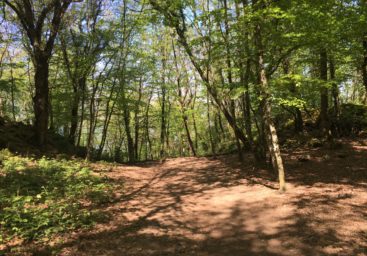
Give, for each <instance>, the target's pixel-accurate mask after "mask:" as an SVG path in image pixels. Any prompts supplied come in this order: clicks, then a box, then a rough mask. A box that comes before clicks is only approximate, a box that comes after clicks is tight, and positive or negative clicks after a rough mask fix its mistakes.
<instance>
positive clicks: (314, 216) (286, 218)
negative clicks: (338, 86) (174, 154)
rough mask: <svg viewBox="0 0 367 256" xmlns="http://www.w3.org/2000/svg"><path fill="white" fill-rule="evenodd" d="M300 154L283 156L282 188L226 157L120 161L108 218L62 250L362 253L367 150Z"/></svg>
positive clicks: (366, 250)
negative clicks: (304, 158) (118, 194)
mask: <svg viewBox="0 0 367 256" xmlns="http://www.w3.org/2000/svg"><path fill="white" fill-rule="evenodd" d="M299 154H304V152H292V154H288V155H286V156H285V157H286V160H287V161H286V162H287V170H288V181H289V182H290V184H289V190H288V192H286V193H284V194H280V193H278V191H277V190H276V185H277V184H276V182H275V176H274V175H273V174H271V173H268V172H266V171H264V170H261V169H256V170H255V169H254V168H253V167H251V166H253V165H252V163H251V161H250V160H248V162H247V163H244V164H241V165H240V164H236V160H235V158H233V157H221V158H219V159H217V160H213V159H207V158H180V159H172V160H168V161H166V162H165V163H164V164H158V163H153V164H146V165H142V166H135V167H127V166H119V167H117V168H115V169H113V170H112V171H111V172H108V176H110V177H112V178H113V179H116V180H119V179H123V180H124V181H125V190H126V191H127V192H126V194H125V195H123V196H122V198H121V200H120V201H119V202H118V203H116V204H113V205H111V206H110V207H109V208H108V209H107V210H106V211H108V212H110V213H111V214H112V215H113V220H112V221H111V222H110V223H108V224H104V225H98V226H97V227H96V228H95V229H94V230H93V231H91V232H87V233H84V234H74V235H73V236H72V237H71V239H70V241H71V242H67V243H65V244H63V245H62V246H61V247H60V248H59V249H60V250H61V253H60V255H64V256H66V255H78V256H83V255H88V256H91V255H116V256H117V255H119V256H120V255H121V256H122V255H124V256H131V255H136V256H140V255H142V256H152V255H157V256H158V255H162V256H163V255H172V256H175V255H198V256H199V255H200V256H201V255H202V256H204V255H210V256H211V255H213V256H217V255H218V256H219V255H221V256H222V255H223V256H224V255H229V256H236V255H241V256H245V255H297V256H301V255H310V256H317V255H367V147H365V146H361V145H354V147H353V148H349V149H348V150H345V149H344V150H342V151H333V152H325V151H321V150H314V151H311V153H310V154H311V157H312V158H311V160H310V161H308V162H299V161H297V157H298V155H299ZM325 154H327V156H325ZM241 166H248V167H241Z"/></svg>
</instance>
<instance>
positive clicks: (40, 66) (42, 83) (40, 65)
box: [33, 52, 49, 147]
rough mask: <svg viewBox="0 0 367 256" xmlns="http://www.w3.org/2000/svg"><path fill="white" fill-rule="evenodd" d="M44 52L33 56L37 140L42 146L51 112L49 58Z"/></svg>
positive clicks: (44, 143)
mask: <svg viewBox="0 0 367 256" xmlns="http://www.w3.org/2000/svg"><path fill="white" fill-rule="evenodd" d="M43 55H44V53H43V52H38V53H36V54H35V56H34V57H33V61H34V63H33V64H34V68H35V75H34V83H35V88H36V90H35V95H34V97H33V105H34V115H35V125H34V128H35V131H36V141H37V143H38V145H39V146H40V147H44V146H45V145H46V142H47V141H46V140H47V130H48V114H49V106H48V103H49V86H48V76H49V66H48V61H49V58H48V57H45V56H43Z"/></svg>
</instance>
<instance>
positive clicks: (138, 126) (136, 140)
mask: <svg viewBox="0 0 367 256" xmlns="http://www.w3.org/2000/svg"><path fill="white" fill-rule="evenodd" d="M142 89H143V80H142V77H141V78H140V81H139V90H138V101H137V102H136V105H135V116H134V123H135V130H134V132H135V134H134V135H135V138H134V141H135V157H136V159H137V160H139V155H140V154H138V153H139V130H140V124H139V122H140V121H139V111H140V108H139V105H140V102H141V97H142Z"/></svg>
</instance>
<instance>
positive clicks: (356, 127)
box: [338, 103, 367, 136]
mask: <svg viewBox="0 0 367 256" xmlns="http://www.w3.org/2000/svg"><path fill="white" fill-rule="evenodd" d="M338 127H339V128H340V131H341V135H344V136H348V135H357V134H358V133H359V132H361V131H362V130H363V129H366V128H367V106H364V105H358V104H351V103H349V104H343V105H342V106H341V113H340V118H339V122H338Z"/></svg>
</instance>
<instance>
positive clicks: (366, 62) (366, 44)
mask: <svg viewBox="0 0 367 256" xmlns="http://www.w3.org/2000/svg"><path fill="white" fill-rule="evenodd" d="M364 37H365V38H367V34H366V35H365V36H364ZM362 79H363V85H364V91H365V95H364V104H367V39H365V40H363V63H362Z"/></svg>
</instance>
